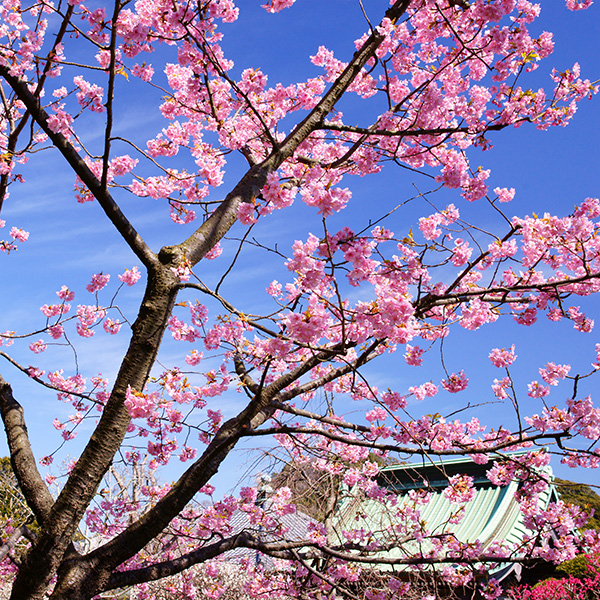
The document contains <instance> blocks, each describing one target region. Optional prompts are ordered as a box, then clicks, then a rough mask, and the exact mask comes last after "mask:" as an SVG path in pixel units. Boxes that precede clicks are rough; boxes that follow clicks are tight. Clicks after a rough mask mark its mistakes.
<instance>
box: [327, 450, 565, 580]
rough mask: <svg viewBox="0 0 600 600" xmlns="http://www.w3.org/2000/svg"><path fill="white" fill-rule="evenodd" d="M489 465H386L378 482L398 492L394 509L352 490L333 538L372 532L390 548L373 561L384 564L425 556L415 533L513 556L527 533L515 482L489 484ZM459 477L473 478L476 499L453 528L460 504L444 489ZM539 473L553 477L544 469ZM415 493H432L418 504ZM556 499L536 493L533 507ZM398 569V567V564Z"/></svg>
mask: <svg viewBox="0 0 600 600" xmlns="http://www.w3.org/2000/svg"><path fill="white" fill-rule="evenodd" d="M491 466H492V462H491V461H490V462H489V463H488V464H486V465H478V464H476V463H474V462H473V461H472V460H470V459H468V458H466V459H455V460H452V461H444V463H443V464H442V463H439V464H434V463H430V464H426V465H414V464H413V465H391V466H388V467H385V468H384V469H382V471H381V474H380V477H379V481H378V483H379V484H380V485H384V486H386V487H387V488H388V489H390V490H392V491H396V492H397V493H398V496H397V503H396V505H395V506H390V505H389V504H385V505H384V504H382V503H381V502H378V501H376V500H373V499H370V498H367V497H365V496H364V494H363V496H362V498H360V494H356V493H354V492H353V493H350V494H348V496H347V498H346V500H345V501H343V502H342V504H341V505H340V507H339V511H338V515H337V519H336V523H335V526H334V531H335V532H336V533H335V534H334V537H335V538H337V540H336V541H338V542H342V543H343V541H344V540H345V538H344V536H343V533H342V532H343V531H348V530H360V529H364V530H366V531H370V532H373V534H374V535H373V539H375V540H377V541H378V542H379V543H380V544H382V545H385V546H386V548H390V549H386V551H385V552H380V553H378V554H377V556H378V557H385V558H386V559H391V560H389V561H388V562H389V563H391V562H393V560H399V559H403V558H410V557H411V556H414V555H415V553H417V552H419V551H420V552H421V553H422V554H424V555H426V554H427V552H428V551H429V550H431V549H432V544H431V542H429V541H428V540H427V539H424V540H423V541H421V542H417V541H415V533H416V534H417V537H418V535H419V534H420V533H425V535H426V536H427V535H440V534H450V535H452V536H454V537H455V538H456V539H457V540H459V541H460V542H463V543H473V542H479V543H480V544H481V550H482V552H483V553H485V552H486V551H488V550H489V549H490V547H491V546H492V545H493V544H497V543H502V544H504V545H505V546H506V547H507V548H509V549H510V550H511V551H512V552H515V553H516V554H518V548H519V545H520V544H521V542H522V540H523V537H524V535H526V534H528V533H529V530H528V529H527V528H526V527H525V525H524V522H523V515H522V513H521V511H520V507H519V504H518V502H517V500H516V499H515V493H516V492H517V490H518V488H519V483H518V482H515V481H513V482H511V483H510V484H509V485H506V486H496V485H493V484H492V482H491V481H490V480H489V479H488V478H487V476H486V471H487V470H488V469H489V468H490V467H491ZM459 473H460V474H466V475H469V476H471V477H473V481H474V488H475V496H474V498H473V500H472V501H471V502H468V503H467V504H465V505H464V515H463V517H462V519H460V522H458V523H456V524H453V523H451V522H450V518H451V516H452V515H453V514H455V513H456V512H457V510H458V509H459V508H460V507H461V506H463V505H459V504H456V503H452V502H450V501H449V500H448V499H447V498H446V497H445V496H444V494H443V491H444V489H445V488H446V487H447V486H448V477H451V476H453V475H455V474H459ZM543 473H544V475H547V476H549V477H550V479H551V478H552V472H551V469H550V468H549V467H547V468H545V469H544V470H543ZM418 489H422V490H427V491H428V492H429V493H431V499H430V500H429V502H427V503H424V504H418V503H416V502H415V501H414V500H412V499H411V498H410V496H409V491H410V490H418ZM555 499H556V492H555V490H554V486H552V485H550V486H549V487H548V488H547V489H546V491H545V492H543V493H541V494H540V495H539V499H538V503H539V505H540V507H541V508H546V507H547V506H548V503H549V502H550V501H552V500H555ZM415 510H418V511H419V512H420V516H419V522H420V531H415V529H414V528H413V530H412V531H410V530H409V529H410V527H409V525H410V524H413V523H414V521H411V520H410V519H409V518H407V517H406V516H405V515H407V514H411V513H412V512H413V511H415ZM382 568H384V569H385V568H387V569H391V568H393V564H387V565H383V566H382ZM397 568H399V569H400V570H402V569H403V567H402V566H400V567H397ZM404 568H405V567H404ZM510 570H512V567H511V565H508V564H501V565H494V566H493V567H492V568H490V573H491V574H494V575H495V576H496V577H497V578H503V577H505V576H506V574H508V572H509V571H510Z"/></svg>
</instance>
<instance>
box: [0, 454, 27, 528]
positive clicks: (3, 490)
mask: <svg viewBox="0 0 600 600" xmlns="http://www.w3.org/2000/svg"><path fill="white" fill-rule="evenodd" d="M31 516H32V513H31V510H30V509H29V507H28V506H27V503H26V502H25V498H24V497H23V494H22V493H21V490H20V489H19V485H18V482H17V478H16V477H15V474H14V473H13V470H12V467H11V465H10V458H8V457H7V456H4V457H2V458H0V521H2V522H6V521H8V520H10V521H11V523H12V524H13V525H17V526H18V525H21V524H23V523H25V522H26V521H28V520H29V519H30V518H31Z"/></svg>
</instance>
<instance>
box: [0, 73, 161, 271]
mask: <svg viewBox="0 0 600 600" xmlns="http://www.w3.org/2000/svg"><path fill="white" fill-rule="evenodd" d="M0 76H1V77H3V78H4V79H5V80H6V82H7V83H8V85H10V87H11V88H12V89H13V91H14V92H15V94H16V95H17V96H18V98H19V100H21V102H23V104H24V105H25V107H26V108H27V110H28V111H29V113H30V114H31V116H32V118H33V119H34V120H35V121H36V123H37V124H38V125H39V126H40V127H41V128H42V129H43V130H44V133H46V135H47V136H48V137H49V138H50V139H51V140H52V143H53V144H54V145H55V146H56V148H57V149H58V150H59V151H60V153H61V154H62V155H63V157H64V158H65V160H66V161H67V162H68V163H69V165H70V166H71V168H72V169H73V171H75V173H76V174H77V176H78V177H79V178H80V179H81V181H83V183H84V185H85V186H86V187H87V188H88V189H89V190H90V192H91V193H92V194H93V195H94V198H96V200H98V203H99V204H100V206H101V207H102V209H103V210H104V212H105V213H106V216H107V217H108V218H109V219H110V221H111V223H112V224H113V225H114V226H115V228H116V230H117V231H118V232H119V233H120V234H121V236H122V237H123V239H124V240H125V242H126V243H127V244H128V245H129V247H130V248H131V249H132V250H133V252H134V254H135V255H136V256H137V257H138V258H139V260H140V261H141V262H142V264H144V265H145V266H146V267H149V268H150V267H153V266H156V265H157V263H158V260H157V258H156V255H155V254H154V252H152V250H150V248H149V247H148V246H147V245H146V242H145V241H144V240H143V238H142V237H141V236H140V234H139V233H138V232H137V231H136V230H135V228H134V227H133V225H132V224H131V223H130V222H129V220H128V219H127V217H126V216H125V215H124V214H123V213H122V211H121V209H120V208H119V206H118V205H117V203H116V202H115V201H114V199H113V198H112V196H111V195H110V193H109V192H108V190H106V189H103V188H102V185H101V183H100V182H99V181H98V179H97V177H96V176H95V175H94V174H93V173H92V171H91V169H90V168H89V167H88V166H87V165H86V164H85V162H84V160H83V159H82V158H81V156H80V155H79V154H78V152H77V151H76V150H75V148H74V147H73V145H72V144H71V142H69V141H68V140H67V138H65V136H64V135H62V133H55V132H54V131H52V129H50V127H49V126H48V118H49V117H48V113H47V112H46V111H45V110H44V109H43V108H42V106H41V104H40V101H39V98H37V97H36V96H34V95H33V94H32V93H31V92H30V91H29V88H28V86H27V83H26V82H24V81H23V80H21V79H19V78H18V77H15V76H14V75H11V73H10V68H9V67H7V66H5V65H1V64H0Z"/></svg>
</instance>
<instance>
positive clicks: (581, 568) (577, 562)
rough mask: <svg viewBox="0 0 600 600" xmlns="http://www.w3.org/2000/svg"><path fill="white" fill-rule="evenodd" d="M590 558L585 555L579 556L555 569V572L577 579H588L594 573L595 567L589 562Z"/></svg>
mask: <svg viewBox="0 0 600 600" xmlns="http://www.w3.org/2000/svg"><path fill="white" fill-rule="evenodd" d="M591 560H593V559H592V557H590V556H588V555H587V554H580V555H579V556H576V557H575V558H572V559H571V560H566V561H565V562H564V563H561V564H560V565H558V567H556V571H557V572H558V573H559V574H561V575H563V576H568V575H571V576H573V577H577V579H584V578H585V577H590V576H591V575H593V574H594V572H595V565H594V564H593V563H592V562H591Z"/></svg>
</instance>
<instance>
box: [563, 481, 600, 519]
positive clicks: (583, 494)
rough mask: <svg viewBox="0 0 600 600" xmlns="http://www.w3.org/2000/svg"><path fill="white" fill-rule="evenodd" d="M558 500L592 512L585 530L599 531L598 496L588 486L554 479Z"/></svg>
mask: <svg viewBox="0 0 600 600" xmlns="http://www.w3.org/2000/svg"><path fill="white" fill-rule="evenodd" d="M554 481H555V483H556V485H557V488H558V493H559V495H560V499H561V500H563V501H564V502H567V503H569V504H575V505H577V506H581V507H582V508H584V509H585V510H586V511H590V510H593V512H594V515H593V516H592V518H591V519H590V520H589V522H588V524H587V525H586V527H585V529H599V530H600V496H599V495H598V494H597V493H596V492H595V491H594V490H593V489H592V488H591V487H590V486H589V485H585V484H583V483H575V482H573V481H568V480H566V479H558V478H556V479H555V480H554Z"/></svg>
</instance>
